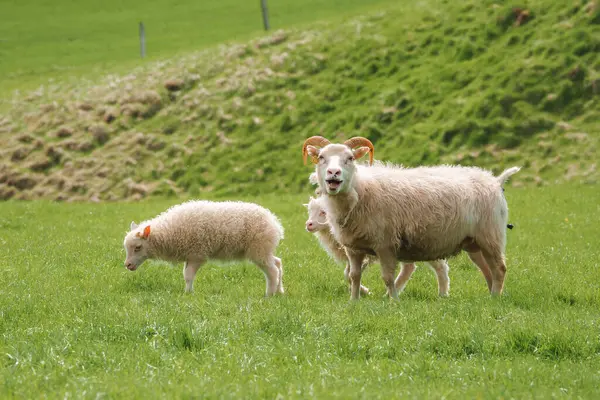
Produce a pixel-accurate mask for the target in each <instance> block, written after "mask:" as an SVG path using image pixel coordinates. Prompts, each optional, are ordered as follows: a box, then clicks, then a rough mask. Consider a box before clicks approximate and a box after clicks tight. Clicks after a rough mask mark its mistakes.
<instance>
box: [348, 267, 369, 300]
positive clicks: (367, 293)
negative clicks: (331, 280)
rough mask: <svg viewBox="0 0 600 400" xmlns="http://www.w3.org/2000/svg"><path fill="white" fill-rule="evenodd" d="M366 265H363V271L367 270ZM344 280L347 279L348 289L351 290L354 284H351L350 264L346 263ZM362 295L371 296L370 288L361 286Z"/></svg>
mask: <svg viewBox="0 0 600 400" xmlns="http://www.w3.org/2000/svg"><path fill="white" fill-rule="evenodd" d="M365 268H366V267H365V265H364V264H363V266H362V270H363V271H364V270H365ZM344 278H345V279H346V282H348V287H349V288H351V286H352V284H351V282H350V263H346V268H345V269H344ZM360 293H361V294H364V295H369V294H371V291H370V290H369V288H368V287H366V286H363V285H360Z"/></svg>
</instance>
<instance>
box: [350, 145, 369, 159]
mask: <svg viewBox="0 0 600 400" xmlns="http://www.w3.org/2000/svg"><path fill="white" fill-rule="evenodd" d="M369 151H370V149H369V148H368V147H366V146H362V147H359V148H357V149H354V150H353V151H352V153H354V158H356V159H357V160H358V159H361V158H363V157H364V156H365V155H367V153H368V152H369Z"/></svg>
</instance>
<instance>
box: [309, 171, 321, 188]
mask: <svg viewBox="0 0 600 400" xmlns="http://www.w3.org/2000/svg"><path fill="white" fill-rule="evenodd" d="M308 181H309V182H310V183H311V184H313V185H316V184H317V183H319V179H318V178H317V173H316V172H313V173H312V174H310V175H309V177H308Z"/></svg>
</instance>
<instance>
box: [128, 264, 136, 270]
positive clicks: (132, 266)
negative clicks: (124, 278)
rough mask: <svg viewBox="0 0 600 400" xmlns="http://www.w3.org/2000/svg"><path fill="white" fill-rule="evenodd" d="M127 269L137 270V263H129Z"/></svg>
mask: <svg viewBox="0 0 600 400" xmlns="http://www.w3.org/2000/svg"><path fill="white" fill-rule="evenodd" d="M127 269H128V270H130V271H135V270H136V269H137V265H128V266H127Z"/></svg>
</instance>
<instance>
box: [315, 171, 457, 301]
mask: <svg viewBox="0 0 600 400" xmlns="http://www.w3.org/2000/svg"><path fill="white" fill-rule="evenodd" d="M311 182H312V175H311ZM323 203H324V198H323V197H317V198H313V197H311V198H310V199H309V201H308V204H305V206H306V207H307V208H308V219H307V220H306V230H307V231H308V232H310V233H314V234H315V236H316V237H317V238H318V239H319V242H320V243H321V246H322V247H323V248H324V249H325V250H326V251H327V253H329V255H330V256H331V257H332V258H333V259H334V260H336V261H337V262H339V263H345V265H346V268H345V269H344V277H345V278H346V281H347V282H348V284H350V283H351V282H350V263H349V261H348V257H347V256H346V250H345V249H344V246H342V245H341V244H340V243H339V242H338V241H337V240H336V239H335V237H333V233H331V228H330V226H329V224H328V223H327V212H326V211H325V205H324V204H323ZM375 260H376V258H375V257H373V256H367V257H365V261H363V265H362V270H363V271H364V270H365V268H366V267H367V265H369V264H370V263H372V262H374V261H375ZM427 265H429V267H430V268H431V269H432V270H433V272H435V274H436V277H437V281H438V293H439V295H440V296H442V297H445V296H448V292H449V290H450V278H449V277H448V270H449V267H448V264H447V262H446V261H445V260H436V261H428V262H427ZM415 269H416V266H415V264H414V263H401V270H400V273H399V274H398V276H397V277H396V280H395V282H394V285H395V287H396V290H397V291H398V293H400V292H402V291H403V290H404V288H405V287H406V283H407V282H408V280H409V279H410V277H411V276H412V274H413V272H414V271H415ZM360 292H361V293H362V294H369V289H368V288H367V287H366V286H363V285H360Z"/></svg>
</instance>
